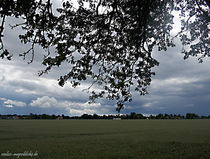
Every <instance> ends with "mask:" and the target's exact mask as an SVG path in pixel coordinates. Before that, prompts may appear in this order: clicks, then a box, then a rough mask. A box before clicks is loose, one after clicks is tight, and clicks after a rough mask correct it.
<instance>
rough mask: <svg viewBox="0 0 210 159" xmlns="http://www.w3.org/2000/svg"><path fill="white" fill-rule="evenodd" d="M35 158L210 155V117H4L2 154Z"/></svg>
mask: <svg viewBox="0 0 210 159" xmlns="http://www.w3.org/2000/svg"><path fill="white" fill-rule="evenodd" d="M24 151H31V152H35V151H37V152H38V156H36V157H20V158H24V159H27V158H30V159H33V158H35V159H210V120H121V121H112V120H0V158H2V159H10V158H17V157H14V156H13V157H8V156H2V155H1V154H2V153H6V152H9V153H13V154H14V153H23V152H24Z"/></svg>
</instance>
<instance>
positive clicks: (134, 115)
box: [0, 112, 210, 120]
mask: <svg viewBox="0 0 210 159" xmlns="http://www.w3.org/2000/svg"><path fill="white" fill-rule="evenodd" d="M114 118H121V119H210V115H208V116H199V115H197V114H194V113H187V114H186V115H185V116H184V115H180V114H179V115H176V114H158V115H150V116H145V115H143V114H137V113H135V112H131V113H130V114H123V115H122V114H118V115H97V114H93V115H90V114H83V115H81V116H66V115H64V114H62V115H48V114H33V113H30V114H29V115H17V114H8V115H1V114H0V119H57V120H61V119H114Z"/></svg>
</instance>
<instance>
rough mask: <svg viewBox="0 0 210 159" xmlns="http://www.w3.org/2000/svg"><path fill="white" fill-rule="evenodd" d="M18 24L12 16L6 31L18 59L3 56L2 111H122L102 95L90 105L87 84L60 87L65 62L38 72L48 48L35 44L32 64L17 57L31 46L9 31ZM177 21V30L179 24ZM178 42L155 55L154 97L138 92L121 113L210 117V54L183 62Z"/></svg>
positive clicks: (151, 93) (0, 75)
mask: <svg viewBox="0 0 210 159" xmlns="http://www.w3.org/2000/svg"><path fill="white" fill-rule="evenodd" d="M57 5H58V4H57ZM13 23H14V19H11V18H8V19H7V23H6V30H5V32H4V34H5V38H4V43H5V44H4V45H5V47H7V48H8V49H9V50H10V51H11V52H12V53H13V54H14V55H13V60H11V61H7V60H6V59H3V60H2V59H0V114H29V113H37V114H42V113H47V114H66V115H70V116H72V115H81V114H84V113H88V114H93V113H97V114H117V112H116V111H115V108H116V104H115V101H108V100H105V99H100V100H97V101H96V103H94V104H88V96H89V94H87V93H86V92H84V91H82V90H83V89H84V88H86V87H88V84H87V83H84V85H82V86H80V87H78V88H76V89H74V88H71V86H70V84H68V83H67V84H66V85H65V86H64V87H60V86H58V81H57V79H58V78H59V77H60V76H61V75H63V73H65V71H66V68H67V67H65V66H64V67H62V68H54V69H53V70H52V71H51V72H50V73H49V74H45V75H43V76H41V77H39V76H38V71H39V70H42V69H43V68H44V67H43V66H42V65H41V60H42V58H41V56H39V55H40V54H41V53H42V52H43V50H41V49H40V48H38V47H37V48H36V57H35V60H34V62H33V63H32V64H30V65H29V64H27V62H28V61H27V60H25V61H23V60H22V59H21V58H20V57H18V53H21V52H23V51H24V50H26V49H27V48H28V47H29V46H25V45H23V44H21V43H20V42H19V40H18V39H17V35H18V34H20V33H21V31H20V30H19V29H16V30H11V29H9V27H8V26H9V24H13ZM175 23H176V26H175V28H176V29H175V30H174V32H175V31H177V28H179V24H178V22H177V21H175ZM176 43H177V46H176V47H175V48H171V49H168V50H167V51H166V52H158V51H156V50H154V52H153V56H154V57H155V58H156V59H158V61H159V62H160V66H158V67H156V68H154V69H153V70H154V71H155V72H156V75H155V76H153V77H152V83H151V86H150V87H149V89H148V90H149V95H146V96H139V95H137V93H135V92H134V93H133V101H132V102H131V103H127V104H126V107H125V109H124V110H122V111H121V113H130V112H136V113H142V114H158V113H173V114H183V115H184V114H186V113H188V112H189V113H196V114H199V115H210V71H209V68H210V58H205V59H204V62H203V63H198V60H197V58H196V57H190V58H189V59H187V60H183V55H182V54H181V53H180V52H181V49H182V46H181V45H180V44H179V42H176ZM28 59H30V57H29V58H28Z"/></svg>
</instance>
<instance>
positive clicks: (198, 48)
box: [0, 0, 210, 111]
mask: <svg viewBox="0 0 210 159" xmlns="http://www.w3.org/2000/svg"><path fill="white" fill-rule="evenodd" d="M209 7H210V1H209V0H156V1H154V0H141V1H140V0H78V7H75V5H74V4H73V2H72V1H71V0H66V1H64V2H62V7H61V8H57V12H58V14H54V13H53V11H52V2H51V1H50V0H47V1H42V0H40V1H36V0H0V17H1V23H0V25H1V26H0V45H1V46H0V57H2V58H8V59H11V54H10V53H9V51H8V49H7V48H5V47H4V45H3V39H4V32H3V31H4V25H5V21H6V18H7V17H9V16H10V17H15V18H22V19H23V23H20V24H13V25H12V26H11V27H12V28H15V27H22V30H24V31H25V34H23V35H19V39H20V40H21V42H22V43H25V44H28V43H30V44H31V48H30V49H29V50H26V51H25V52H23V53H22V54H20V56H23V57H24V58H25V57H26V56H27V55H29V54H31V55H32V58H31V61H29V63H30V62H33V58H34V56H35V55H36V52H35V47H34V46H35V45H39V46H41V47H42V48H43V49H45V50H46V56H44V57H43V62H42V63H43V64H44V65H45V66H46V69H45V70H43V71H41V72H40V75H42V74H43V73H47V72H49V71H50V70H51V69H52V68H53V67H57V66H60V65H64V64H66V63H67V64H68V66H69V72H68V73H67V74H66V75H63V76H61V77H60V78H59V85H60V86H64V84H65V83H66V82H67V81H70V82H71V83H72V86H73V87H76V86H78V85H80V83H81V82H83V81H86V80H90V79H91V80H92V84H91V85H90V87H89V88H88V90H91V87H93V85H97V86H98V87H99V89H97V90H93V91H91V95H90V99H91V100H92V101H94V100H95V99H97V98H100V97H106V98H107V99H112V100H116V101H117V110H118V111H120V110H121V109H122V108H123V106H124V103H125V102H127V101H131V100H132V93H131V92H132V91H133V90H135V91H138V92H139V93H140V95H145V94H147V93H148V92H147V87H148V86H149V85H150V83H151V76H152V75H154V74H155V73H154V72H152V70H151V69H152V68H153V67H154V66H157V65H158V64H159V63H158V61H157V60H156V59H154V58H153V57H152V51H153V50H154V47H158V50H159V51H161V50H165V51H166V50H167V48H169V47H175V44H174V41H173V40H174V38H176V37H177V38H179V39H180V40H181V42H182V44H183V50H182V52H183V53H184V58H188V57H189V56H199V58H198V59H199V61H200V62H202V59H203V57H206V56H210V53H209V43H210V41H209V21H210V18H209ZM174 10H176V11H179V13H180V18H181V19H182V20H181V24H182V27H181V30H180V32H179V33H178V34H177V35H176V36H174V35H172V34H171V30H172V28H173V27H172V25H173V17H174V16H173V14H172V11H174ZM50 47H55V48H56V52H55V53H56V56H54V54H52V53H51V52H50V51H49V48H50Z"/></svg>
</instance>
